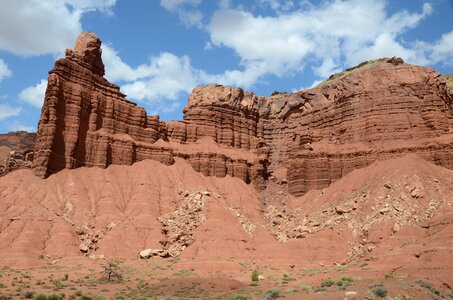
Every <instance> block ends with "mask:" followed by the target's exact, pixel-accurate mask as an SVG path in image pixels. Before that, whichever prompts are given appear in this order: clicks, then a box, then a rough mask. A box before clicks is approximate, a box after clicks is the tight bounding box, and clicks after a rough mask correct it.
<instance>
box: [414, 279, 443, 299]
mask: <svg viewBox="0 0 453 300" xmlns="http://www.w3.org/2000/svg"><path fill="white" fill-rule="evenodd" d="M415 283H416V284H418V285H419V286H421V287H423V288H425V289H428V290H429V291H430V292H431V293H433V294H434V295H437V296H440V291H439V290H438V289H436V288H435V287H434V286H433V285H432V284H431V283H429V282H426V281H423V280H417V281H416V282H415Z"/></svg>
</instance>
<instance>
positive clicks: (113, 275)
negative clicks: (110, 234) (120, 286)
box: [101, 260, 123, 282]
mask: <svg viewBox="0 0 453 300" xmlns="http://www.w3.org/2000/svg"><path fill="white" fill-rule="evenodd" d="M101 279H102V280H104V281H108V282H112V281H116V282H120V281H122V280H123V275H122V272H121V268H120V265H119V263H117V262H115V261H113V260H109V261H108V262H107V263H106V264H105V265H104V266H103V270H102V274H101Z"/></svg>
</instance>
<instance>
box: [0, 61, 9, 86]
mask: <svg viewBox="0 0 453 300" xmlns="http://www.w3.org/2000/svg"><path fill="white" fill-rule="evenodd" d="M9 76H11V70H10V69H9V68H8V65H7V64H6V63H5V62H4V61H3V60H2V59H1V58H0V81H2V80H3V79H5V78H7V77H9Z"/></svg>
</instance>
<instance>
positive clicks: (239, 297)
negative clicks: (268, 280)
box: [234, 295, 252, 300]
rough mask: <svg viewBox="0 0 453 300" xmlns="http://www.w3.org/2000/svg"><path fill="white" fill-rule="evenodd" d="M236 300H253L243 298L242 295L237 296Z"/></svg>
mask: <svg viewBox="0 0 453 300" xmlns="http://www.w3.org/2000/svg"><path fill="white" fill-rule="evenodd" d="M234 300H252V298H250V297H247V296H242V295H237V296H236V298H234Z"/></svg>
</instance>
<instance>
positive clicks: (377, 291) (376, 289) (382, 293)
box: [371, 284, 388, 298]
mask: <svg viewBox="0 0 453 300" xmlns="http://www.w3.org/2000/svg"><path fill="white" fill-rule="evenodd" d="M371 291H372V292H373V294H374V295H375V296H376V297H379V298H385V297H386V296H387V294H388V292H387V290H386V289H385V287H384V286H383V285H382V284H377V285H375V286H373V288H372V289H371Z"/></svg>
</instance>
